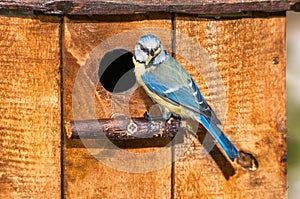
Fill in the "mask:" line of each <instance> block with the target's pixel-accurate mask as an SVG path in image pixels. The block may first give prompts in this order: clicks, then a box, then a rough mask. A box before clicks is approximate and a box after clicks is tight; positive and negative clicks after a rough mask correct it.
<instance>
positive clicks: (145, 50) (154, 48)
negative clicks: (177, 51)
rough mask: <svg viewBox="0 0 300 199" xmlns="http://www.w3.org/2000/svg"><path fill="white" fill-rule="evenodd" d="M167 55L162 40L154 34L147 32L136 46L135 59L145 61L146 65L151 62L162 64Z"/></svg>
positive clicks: (140, 61)
mask: <svg viewBox="0 0 300 199" xmlns="http://www.w3.org/2000/svg"><path fill="white" fill-rule="evenodd" d="M166 57H167V53H166V52H165V51H164V49H163V46H162V44H161V42H160V40H159V39H158V38H157V37H156V36H154V35H152V34H147V35H144V36H142V37H141V38H140V39H139V41H138V42H137V43H136V45H135V47H134V59H135V60H136V61H137V62H139V63H144V64H145V65H146V66H148V65H149V63H150V62H151V63H153V64H154V65H155V64H160V63H162V62H163V61H164V60H165V59H166Z"/></svg>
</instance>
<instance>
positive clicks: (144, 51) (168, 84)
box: [133, 34, 239, 161]
mask: <svg viewBox="0 0 300 199" xmlns="http://www.w3.org/2000/svg"><path fill="white" fill-rule="evenodd" d="M133 62H134V65H135V69H134V73H135V76H136V79H137V82H138V83H139V84H140V85H141V86H142V87H143V89H144V90H145V91H146V93H147V94H148V95H149V96H150V97H151V99H152V100H153V101H154V102H156V103H158V104H159V105H160V106H161V107H163V109H164V111H163V115H164V116H165V117H169V116H170V115H171V114H175V115H177V116H180V117H181V118H191V119H193V120H195V121H197V122H199V123H201V124H202V125H203V126H204V127H205V129H206V130H207V131H208V132H209V133H210V134H211V135H212V137H213V138H214V139H215V140H216V141H217V142H218V143H219V145H220V146H221V147H222V148H223V150H224V151H225V152H226V154H227V156H228V157H229V159H230V160H231V161H233V160H234V159H235V158H239V153H238V151H237V149H236V147H235V146H234V145H233V144H232V142H231V141H230V140H229V139H228V138H227V137H226V135H225V134H224V133H223V132H222V130H221V129H220V128H219V127H218V126H217V125H218V124H220V120H219V119H218V118H217V116H216V114H215V113H214V111H213V110H212V108H211V107H210V106H209V105H208V104H207V102H206V100H205V99H204V97H203V96H202V94H201V92H200V89H199V88H198V86H197V84H196V83H195V81H194V80H193V78H192V77H191V76H190V74H189V73H188V72H187V71H186V70H185V69H184V68H183V66H181V64H179V63H178V62H177V61H176V60H175V59H174V58H173V57H172V56H170V55H169V54H168V53H167V51H165V50H164V48H163V46H162V44H161V42H160V40H159V39H158V38H157V37H156V36H154V35H152V34H147V35H144V36H142V37H141V38H140V40H139V41H138V42H137V43H136V45H135V47H134V56H133Z"/></svg>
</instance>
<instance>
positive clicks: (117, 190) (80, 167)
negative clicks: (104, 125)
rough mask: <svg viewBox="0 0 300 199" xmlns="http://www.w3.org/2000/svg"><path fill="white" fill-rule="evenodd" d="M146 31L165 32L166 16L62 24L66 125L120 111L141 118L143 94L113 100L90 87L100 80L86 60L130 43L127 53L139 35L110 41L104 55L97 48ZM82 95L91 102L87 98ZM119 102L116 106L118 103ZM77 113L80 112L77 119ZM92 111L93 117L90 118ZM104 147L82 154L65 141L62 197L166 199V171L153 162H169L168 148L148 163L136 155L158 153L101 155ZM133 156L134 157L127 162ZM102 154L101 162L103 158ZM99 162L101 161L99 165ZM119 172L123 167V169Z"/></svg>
mask: <svg viewBox="0 0 300 199" xmlns="http://www.w3.org/2000/svg"><path fill="white" fill-rule="evenodd" d="M86 19H88V20H86ZM149 27H155V28H165V29H169V30H170V29H171V16H169V15H151V16H145V15H135V16H128V17H121V16H116V17H110V18H103V17H93V18H85V19H80V18H66V19H65V44H64V46H65V49H64V79H65V81H64V93H65V95H64V106H65V121H66V122H70V121H71V120H78V119H81V120H86V119H99V118H110V117H111V115H112V113H114V112H117V113H123V112H124V111H123V110H124V109H125V110H130V114H131V117H142V116H143V114H144V112H145V111H146V110H147V106H151V100H150V99H148V98H147V96H146V94H145V93H144V92H143V91H142V90H141V89H137V90H136V91H135V92H134V93H133V94H131V96H130V95H129V96H128V95H127V94H126V93H120V94H117V95H115V96H112V94H111V93H110V92H108V91H107V90H105V89H104V88H103V87H102V85H101V84H100V83H97V82H95V80H96V81H99V80H97V78H98V76H97V71H98V66H99V62H97V59H96V61H95V60H93V59H91V57H97V56H100V55H101V53H102V56H103V54H105V53H106V51H105V49H106V50H112V49H113V48H115V46H118V45H119V46H120V47H122V44H123V43H127V42H128V43H130V44H131V45H130V47H128V48H129V49H128V50H132V48H133V45H134V44H135V42H136V40H137V39H138V37H139V36H140V35H139V34H136V35H132V38H131V37H125V38H123V40H116V41H114V42H115V43H114V42H111V43H110V44H111V45H112V46H108V47H106V45H104V46H102V47H103V48H105V49H104V52H102V51H101V50H100V48H99V47H98V48H97V46H98V45H100V44H102V43H103V42H105V41H107V40H108V39H110V38H111V37H112V36H115V35H116V34H118V33H122V32H123V31H131V30H135V29H139V28H149ZM158 31H159V30H158ZM142 32H143V31H142ZM144 33H145V31H144ZM140 34H141V33H140ZM171 37H172V35H168V38H167V39H165V42H166V43H167V42H168V43H169V44H168V45H169V46H170V45H171ZM118 43H120V44H118ZM166 45H167V44H166ZM90 53H91V54H90ZM87 66H90V67H87ZM120 67H122V66H120ZM80 74H81V75H80ZM79 77H80V78H79ZM76 78H77V79H76ZM76 82H77V83H78V82H79V83H78V85H79V90H78V92H77V93H76V98H74V97H73V100H72V93H73V95H74V88H75V86H76V85H77V83H76ZM86 82H87V84H86ZM90 88H92V91H91V94H89V90H90ZM94 89H95V90H94ZM95 91H96V92H95ZM86 96H89V97H90V98H86ZM80 98H81V101H79V102H77V101H75V102H74V99H75V100H76V99H80ZM113 98H114V101H116V103H115V104H114V105H113V104H112V99H113ZM133 99H134V100H133ZM118 102H120V103H119V104H118ZM126 102H127V103H126ZM72 104H73V105H72ZM94 106H95V107H94ZM78 111H79V112H80V111H82V112H80V114H79V116H77V117H76V112H78ZM93 112H95V115H91V114H90V113H93ZM78 117H79V118H78ZM66 125H69V124H66ZM82 142H84V144H85V146H86V145H87V143H86V141H85V140H84V141H82ZM96 144H97V143H96ZM101 144H102V145H101ZM105 144H110V143H107V142H104V143H100V144H99V145H100V147H98V148H92V147H93V146H91V145H89V147H90V148H89V149H86V148H81V146H80V148H78V145H80V143H78V144H77V145H76V144H74V139H67V140H66V149H65V159H66V165H65V173H66V176H65V181H66V192H65V194H66V197H67V198H170V196H171V183H170V176H171V166H170V165H168V166H165V167H162V166H159V164H161V163H160V162H158V163H157V161H155V159H161V158H163V159H164V161H168V162H171V147H169V148H167V149H166V150H165V151H166V152H165V153H164V155H163V156H161V157H160V156H158V155H155V154H154V153H153V156H152V158H150V159H148V160H146V159H145V158H143V157H140V156H143V155H144V154H148V153H151V152H155V151H159V150H161V149H160V148H148V149H145V148H141V149H126V150H120V149H119V148H115V149H110V150H109V151H107V152H105V153H104V152H103V149H101V146H102V147H103V145H105ZM81 145H82V144H81ZM105 146H106V145H105ZM129 153H130V154H129ZM135 154H136V155H138V156H139V157H137V158H131V156H132V155H135ZM105 155H106V157H104V156H105ZM100 156H101V157H100ZM99 158H100V159H101V161H99V160H98V159H99ZM105 158H106V159H105ZM103 159H104V160H103ZM105 161H109V162H108V163H107V162H105ZM104 162H105V163H104ZM107 164H110V165H113V166H108V165H107ZM156 164H158V165H156ZM115 166H117V167H115ZM158 166H159V169H157V170H155V171H152V172H150V173H141V174H137V173H136V172H141V171H143V170H144V171H147V170H149V169H151V167H158ZM124 167H128V170H126V168H125V169H124ZM118 169H119V170H118ZM120 170H122V171H120ZM124 171H125V172H124Z"/></svg>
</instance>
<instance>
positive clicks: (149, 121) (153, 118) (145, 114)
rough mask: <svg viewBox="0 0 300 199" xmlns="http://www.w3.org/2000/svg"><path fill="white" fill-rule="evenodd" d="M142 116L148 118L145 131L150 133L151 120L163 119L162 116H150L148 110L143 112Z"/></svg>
mask: <svg viewBox="0 0 300 199" xmlns="http://www.w3.org/2000/svg"><path fill="white" fill-rule="evenodd" d="M144 118H145V119H147V120H148V126H147V133H151V124H152V121H158V120H164V118H163V117H162V116H151V115H150V114H149V113H148V112H145V113H144Z"/></svg>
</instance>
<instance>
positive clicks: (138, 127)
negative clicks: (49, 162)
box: [67, 118, 185, 148]
mask: <svg viewBox="0 0 300 199" xmlns="http://www.w3.org/2000/svg"><path fill="white" fill-rule="evenodd" d="M178 132H185V130H184V128H181V127H179V121H177V120H175V119H172V120H169V122H165V121H161V120H153V121H151V123H149V122H148V120H147V119H145V118H133V119H128V118H126V119H124V118H123V119H98V120H81V121H71V122H70V130H69V131H67V136H68V137H69V138H71V139H105V138H108V139H109V140H110V141H112V142H113V143H114V144H116V145H117V146H119V147H125V148H136V147H161V146H166V145H167V144H168V143H169V142H170V141H171V140H172V139H173V138H174V137H175V136H176V135H177V133H178ZM182 134H183V133H182ZM179 137H180V139H176V142H182V141H183V140H182V139H181V138H182V136H179Z"/></svg>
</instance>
